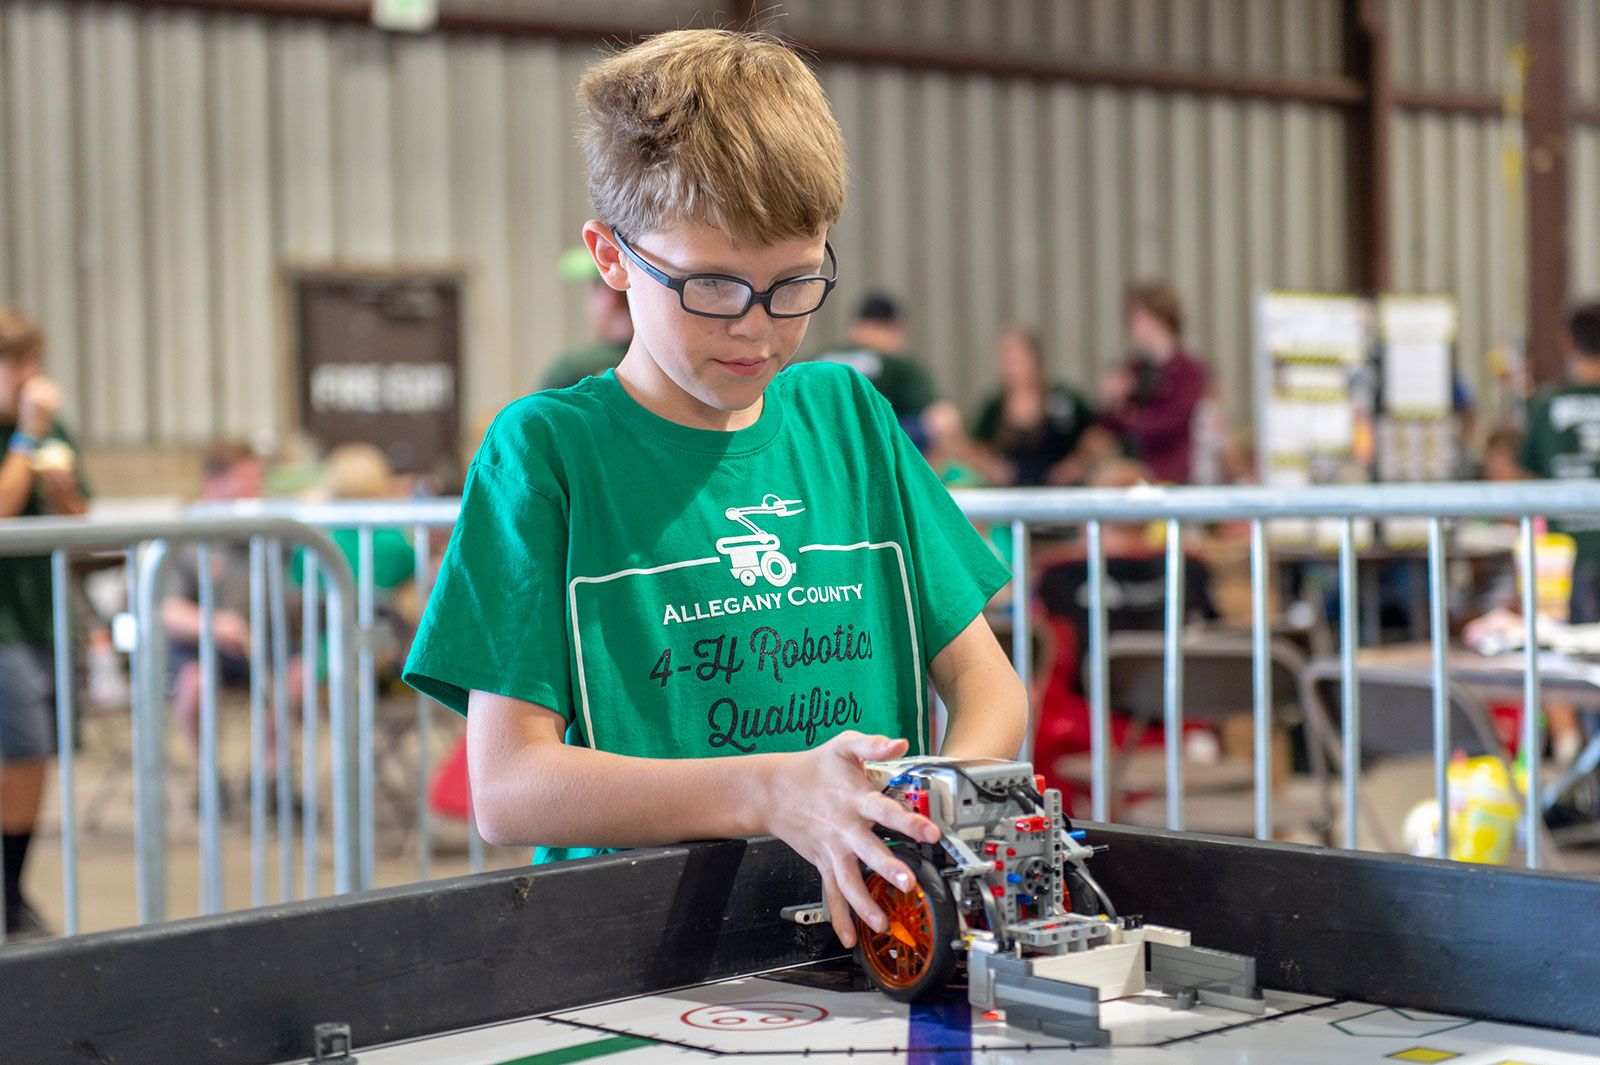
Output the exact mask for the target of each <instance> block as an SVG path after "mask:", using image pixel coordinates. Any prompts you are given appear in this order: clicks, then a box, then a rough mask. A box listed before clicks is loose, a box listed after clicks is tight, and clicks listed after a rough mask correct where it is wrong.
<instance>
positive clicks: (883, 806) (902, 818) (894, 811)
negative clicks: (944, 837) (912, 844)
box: [861, 791, 939, 843]
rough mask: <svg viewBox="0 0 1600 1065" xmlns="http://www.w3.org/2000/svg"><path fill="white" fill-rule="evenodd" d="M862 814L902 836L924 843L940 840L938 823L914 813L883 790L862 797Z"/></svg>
mask: <svg viewBox="0 0 1600 1065" xmlns="http://www.w3.org/2000/svg"><path fill="white" fill-rule="evenodd" d="M861 816H862V817H863V818H865V819H866V820H868V821H872V822H874V823H876V824H880V825H882V826H883V827H884V828H887V829H890V830H891V831H894V832H898V833H900V834H901V835H902V836H908V837H910V838H911V839H920V840H922V841H923V842H924V843H937V842H939V826H938V825H936V824H934V823H933V822H932V821H930V820H928V819H927V818H926V817H923V816H922V815H921V814H917V813H912V812H911V810H909V809H908V808H907V807H906V805H905V804H904V803H899V802H895V801H894V800H893V799H891V798H889V796H887V795H884V794H883V793H882V792H876V791H875V792H872V793H870V794H868V795H865V796H863V797H862V802H861Z"/></svg>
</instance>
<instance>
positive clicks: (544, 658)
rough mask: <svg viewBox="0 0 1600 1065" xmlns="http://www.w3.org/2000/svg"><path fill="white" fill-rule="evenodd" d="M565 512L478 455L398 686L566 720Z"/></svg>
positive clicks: (460, 702) (455, 706)
mask: <svg viewBox="0 0 1600 1065" xmlns="http://www.w3.org/2000/svg"><path fill="white" fill-rule="evenodd" d="M567 539H568V532H567V512H566V507H565V505H564V504H563V503H561V502H560V501H558V500H555V499H552V498H550V497H548V496H547V495H544V494H542V493H540V492H538V491H535V490H534V489H532V488H531V487H529V485H528V484H527V482H526V480H525V479H523V478H522V477H520V476H518V475H517V474H515V473H513V472H511V471H508V470H505V469H502V468H499V467H497V466H493V465H489V464H487V463H483V462H479V463H476V464H474V466H473V467H472V470H471V472H470V473H469V474H468V477H467V485H466V491H465V493H464V495H463V496H462V500H461V514H460V517H459V518H458V519H457V520H456V526H455V531H454V533H453V534H452V535H451V538H450V546H449V547H448V548H447V549H446V551H445V556H444V561H443V563H442V565H441V567H440V570H439V577H438V580H437V581H436V582H435V584H434V588H433V594H432V596H431V597H430V598H429V600H428V608H427V610H426V611H425V612H424V613H423V616H422V621H421V623H420V625H419V626H418V628H417V635H416V639H415V640H414V641H413V643H412V645H411V655H410V657H409V658H408V659H407V661H406V668H405V680H406V683H408V684H410V685H411V686H412V687H414V688H416V689H417V690H418V691H420V692H422V693H423V694H424V695H428V696H431V697H432V698H434V699H437V700H438V701H439V702H441V703H443V704H444V705H446V706H448V707H450V708H451V709H452V710H455V711H456V712H457V713H460V714H465V713H466V712H467V694H468V693H469V692H471V691H472V690H474V689H476V690H478V691H486V692H493V693H495V694H497V695H506V696H510V697H511V698H513V699H521V700H523V701H525V702H530V703H534V704H537V705H539V706H544V707H548V708H549V709H551V710H554V711H556V712H557V713H559V714H561V715H562V716H563V717H565V718H566V719H567V720H568V721H571V720H572V714H573V706H572V685H571V680H570V676H571V673H570V668H569V661H570V657H569V654H568V642H569V639H570V637H569V635H568V632H567V625H566V611H565V602H566V596H565V592H564V589H565V586H566V569H567Z"/></svg>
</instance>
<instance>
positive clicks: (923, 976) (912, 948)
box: [855, 858, 959, 1002]
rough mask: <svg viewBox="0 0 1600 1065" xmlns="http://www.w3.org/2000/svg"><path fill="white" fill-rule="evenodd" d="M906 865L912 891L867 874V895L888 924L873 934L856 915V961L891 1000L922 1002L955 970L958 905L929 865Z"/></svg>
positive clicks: (914, 862) (941, 987) (914, 860)
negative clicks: (910, 873)
mask: <svg viewBox="0 0 1600 1065" xmlns="http://www.w3.org/2000/svg"><path fill="white" fill-rule="evenodd" d="M907 864H908V865H910V866H911V868H912V871H913V872H915V873H916V877H917V882H916V883H915V884H914V885H912V887H911V890H910V891H901V890H900V889H899V888H897V887H895V886H894V884H892V883H890V882H889V881H888V880H885V879H884V878H883V877H881V876H879V875H878V874H877V873H875V872H872V871H871V870H868V871H867V874H866V884H867V893H868V894H870V895H871V896H872V901H873V902H875V903H877V904H878V906H879V908H880V909H882V910H883V912H884V913H885V914H886V915H888V918H889V923H888V927H887V928H885V929H884V930H883V931H882V932H876V931H874V930H873V929H872V927H871V926H870V925H868V924H867V923H866V922H865V921H863V920H862V919H861V917H860V915H857V916H856V919H855V921H856V960H857V961H858V962H859V963H860V965H861V968H862V969H863V970H865V972H866V974H867V976H868V977H870V978H871V979H872V982H873V983H874V984H876V985H877V986H878V989H879V990H881V991H882V992H883V993H884V994H886V995H888V996H889V997H890V998H893V999H898V1000H899V1001H901V1002H926V1001H927V1000H929V999H931V998H933V997H934V996H935V995H937V994H938V993H939V992H940V991H942V990H944V988H945V985H947V984H948V983H949V982H950V977H951V975H952V974H953V973H954V972H955V967H956V949H955V946H954V942H955V940H956V937H957V935H958V932H959V930H958V928H957V925H956V906H955V899H954V898H953V897H952V896H951V894H950V888H949V885H948V884H947V883H946V882H945V879H944V877H942V876H940V875H939V870H938V869H937V868H936V867H935V866H934V865H933V863H932V862H928V861H925V860H922V859H919V858H911V859H909V861H908V862H907Z"/></svg>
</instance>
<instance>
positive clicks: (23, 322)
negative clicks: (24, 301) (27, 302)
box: [0, 307, 44, 361]
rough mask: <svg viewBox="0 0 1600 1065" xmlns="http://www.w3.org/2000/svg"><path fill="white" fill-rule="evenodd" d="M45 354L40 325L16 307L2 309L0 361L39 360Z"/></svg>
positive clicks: (0, 317)
mask: <svg viewBox="0 0 1600 1065" xmlns="http://www.w3.org/2000/svg"><path fill="white" fill-rule="evenodd" d="M43 354H44V333H43V332H42V331H41V330H40V329H39V324H38V323H37V322H35V321H34V320H33V319H32V318H29V317H28V316H27V315H25V314H23V313H22V312H21V311H19V310H17V309H16V308H15V307H0V359H16V360H18V361H21V360H22V359H28V358H34V359H37V358H39V357H40V356H42V355H43Z"/></svg>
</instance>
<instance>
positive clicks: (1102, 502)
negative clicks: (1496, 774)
mask: <svg viewBox="0 0 1600 1065" xmlns="http://www.w3.org/2000/svg"><path fill="white" fill-rule="evenodd" d="M954 495H955V496H956V499H957V501H958V502H959V503H960V505H961V507H962V510H963V511H964V512H965V513H966V514H967V516H968V517H969V518H971V519H972V520H974V521H985V522H1009V523H1010V524H1011V528H1012V536H1013V543H1014V546H1015V563H1014V564H1015V572H1016V573H1017V574H1026V572H1027V546H1028V530H1029V527H1030V526H1031V525H1032V524H1035V523H1050V524H1061V523H1074V524H1082V525H1084V526H1085V531H1086V540H1087V544H1088V555H1089V559H1088V561H1089V580H1088V598H1089V706H1090V718H1091V739H1090V747H1091V750H1090V757H1091V765H1092V768H1091V774H1092V794H1091V804H1092V816H1093V817H1094V818H1095V819H1097V820H1105V819H1107V817H1108V815H1109V813H1110V800H1111V794H1110V786H1109V785H1110V758H1111V743H1110V742H1109V739H1110V712H1111V707H1110V706H1109V700H1108V695H1107V683H1106V682H1107V663H1106V643H1107V638H1106V619H1107V605H1106V597H1105V584H1106V555H1105V550H1104V544H1103V541H1102V528H1103V525H1104V524H1105V523H1108V522H1157V521H1159V522H1164V523H1165V525H1166V534H1167V545H1166V546H1167V559H1168V570H1167V580H1168V585H1167V588H1168V595H1167V604H1166V611H1167V613H1166V619H1167V623H1166V627H1165V639H1164V656H1163V657H1164V666H1165V670H1166V676H1165V687H1164V694H1165V700H1164V702H1165V706H1164V711H1165V712H1164V721H1163V724H1164V726H1165V740H1166V750H1165V754H1166V778H1167V779H1166V791H1167V823H1168V827H1169V828H1172V829H1174V830H1181V829H1182V828H1183V827H1184V821H1183V808H1182V792H1183V762H1182V751H1181V746H1180V745H1181V742H1182V735H1183V720H1184V707H1183V702H1182V692H1183V649H1182V641H1181V639H1180V636H1181V630H1182V626H1183V618H1184V603H1183V580H1182V568H1183V558H1184V556H1183V547H1182V544H1183V526H1184V524H1185V523H1209V522H1239V521H1248V522H1249V523H1250V574H1251V578H1250V591H1251V641H1252V661H1253V665H1254V691H1253V710H1254V715H1253V716H1254V750H1253V757H1254V776H1255V785H1254V799H1255V810H1254V814H1255V829H1256V836H1257V837H1258V838H1261V839H1267V838H1270V836H1271V830H1272V823H1273V822H1272V787H1271V778H1270V777H1271V756H1270V738H1271V706H1270V699H1271V686H1270V675H1269V670H1270V668H1271V662H1270V658H1269V654H1268V646H1269V641H1270V639H1271V635H1272V633H1271V623H1270V620H1269V617H1268V609H1267V604H1268V578H1267V572H1268V545H1267V527H1268V525H1269V524H1270V523H1271V522H1272V521H1274V520H1282V519H1301V520H1304V519H1313V520H1317V519H1320V520H1330V521H1333V522H1336V523H1337V526H1338V569H1339V582H1338V583H1339V596H1338V601H1339V634H1340V638H1339V644H1340V664H1341V685H1340V690H1341V696H1342V699H1341V707H1340V710H1341V714H1340V717H1341V722H1340V739H1341V742H1342V745H1343V749H1344V751H1345V752H1347V754H1346V757H1345V758H1344V759H1343V821H1344V845H1345V846H1346V847H1354V846H1355V845H1356V823H1357V813H1358V810H1357V804H1358V801H1359V799H1358V797H1359V794H1360V786H1361V785H1360V780H1359V775H1360V758H1359V755H1358V754H1357V752H1359V750H1360V743H1359V737H1360V736H1361V711H1362V707H1361V700H1360V685H1359V684H1358V669H1357V663H1356V652H1357V644H1358V640H1357V634H1356V616H1357V615H1356V612H1357V609H1358V601H1357V581H1356V558H1357V550H1356V543H1355V540H1356V538H1355V529H1356V523H1357V522H1361V521H1371V520H1380V521H1381V520H1385V519H1420V520H1422V521H1425V522H1426V526H1427V563H1428V601H1429V616H1430V618H1431V625H1430V629H1431V633H1430V636H1431V644H1432V658H1431V679H1432V688H1433V699H1432V708H1433V740H1434V743H1433V783H1434V794H1435V797H1436V798H1437V799H1438V802H1439V809H1440V811H1441V817H1440V826H1439V833H1438V856H1439V857H1441V858H1448V857H1449V855H1450V828H1449V819H1448V817H1446V816H1443V811H1445V810H1446V809H1447V808H1448V802H1447V795H1448V783H1447V771H1448V767H1449V761H1450V757H1451V753H1452V743H1451V735H1450V704H1449V693H1450V684H1449V679H1450V671H1449V665H1448V660H1447V656H1446V651H1447V645H1448V639H1449V633H1448V628H1447V624H1446V622H1447V614H1446V609H1447V605H1448V604H1447V598H1446V595H1447V589H1446V584H1445V563H1446V546H1445V526H1446V522H1447V521H1449V520H1451V519H1467V518H1487V519H1499V520H1508V519H1509V520H1515V521H1517V522H1518V524H1519V526H1520V538H1519V542H1520V551H1521V559H1520V562H1521V566H1522V571H1523V573H1524V574H1526V575H1527V576H1526V579H1524V580H1523V581H1522V596H1521V598H1522V611H1523V615H1524V617H1525V619H1526V630H1525V631H1526V636H1525V651H1524V665H1523V684H1522V715H1521V717H1522V725H1521V727H1522V734H1521V740H1520V746H1521V748H1522V750H1524V751H1526V752H1528V777H1529V786H1528V788H1527V792H1528V797H1527V800H1526V801H1525V802H1524V803H1523V809H1522V816H1523V817H1524V819H1525V820H1524V824H1523V826H1522V828H1523V832H1524V837H1525V855H1526V860H1527V864H1528V866H1529V867H1530V868H1537V867H1539V866H1540V865H1541V864H1542V861H1543V858H1542V855H1541V846H1540V840H1541V836H1542V832H1541V829H1542V828H1543V822H1542V810H1541V802H1540V800H1539V796H1540V794H1541V793H1540V789H1539V787H1538V785H1537V781H1538V753H1539V751H1540V750H1541V744H1542V735H1541V729H1540V690H1539V689H1540V671H1539V658H1538V633H1537V621H1536V619H1537V615H1538V611H1537V605H1538V600H1537V587H1536V581H1535V580H1534V579H1533V575H1534V574H1536V573H1537V572H1538V568H1537V538H1536V537H1535V536H1534V529H1535V524H1534V523H1535V520H1536V519H1538V518H1541V517H1549V518H1562V517H1575V516H1576V517H1590V518H1592V517H1594V516H1600V483H1595V482H1589V483H1577V482H1551V481H1526V482H1520V483H1515V484H1408V485H1382V486H1375V485H1365V486H1354V485H1352V486H1329V487H1316V488H1306V489H1298V490H1295V491H1282V490H1278V489H1272V488H1261V487H1238V488H1158V487H1147V488H1135V489H1131V490H1110V489H1012V490H992V489H990V490H982V489H980V490H969V491H960V492H956V493H954ZM1016 591H1017V594H1015V596H1014V598H1013V625H1014V632H1013V639H1014V644H1013V659H1014V661H1015V663H1016V665H1017V667H1018V669H1019V670H1021V671H1023V674H1024V676H1026V675H1027V665H1028V662H1027V659H1028V645H1029V640H1030V635H1031V630H1030V619H1029V617H1028V611H1027V598H1028V597H1027V595H1026V594H1025V592H1024V590H1023V589H1021V588H1020V587H1018V588H1017V589H1016ZM1597 762H1600V742H1594V743H1591V744H1590V745H1589V746H1588V747H1586V748H1585V750H1584V752H1583V754H1582V755H1581V756H1580V758H1579V759H1578V762H1577V763H1576V764H1575V765H1574V766H1573V767H1572V769H1571V770H1569V771H1568V773H1567V774H1565V775H1564V776H1563V778H1562V780H1561V781H1558V782H1556V783H1555V784H1552V785H1550V786H1548V787H1546V788H1545V789H1544V790H1543V793H1542V794H1543V797H1544V798H1545V799H1546V800H1548V799H1550V798H1552V797H1553V793H1554V792H1555V791H1556V790H1558V789H1560V788H1561V787H1562V786H1563V785H1564V784H1565V783H1569V782H1570V781H1571V780H1573V779H1574V778H1575V777H1576V776H1577V775H1579V774H1583V773H1587V772H1592V771H1593V770H1594V769H1595V766H1596V763H1597Z"/></svg>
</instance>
